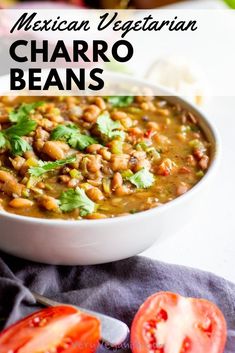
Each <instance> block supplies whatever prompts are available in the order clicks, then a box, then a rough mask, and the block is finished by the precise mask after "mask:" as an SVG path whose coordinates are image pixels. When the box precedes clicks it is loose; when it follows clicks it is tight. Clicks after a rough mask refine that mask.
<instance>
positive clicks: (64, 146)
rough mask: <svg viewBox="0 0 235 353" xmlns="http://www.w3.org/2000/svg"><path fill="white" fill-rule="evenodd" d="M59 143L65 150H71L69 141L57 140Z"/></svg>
mask: <svg viewBox="0 0 235 353" xmlns="http://www.w3.org/2000/svg"><path fill="white" fill-rule="evenodd" d="M56 142H57V145H58V146H59V147H60V148H61V149H62V150H63V151H64V152H68V151H69V150H70V147H69V145H68V144H67V143H65V142H63V141H56Z"/></svg>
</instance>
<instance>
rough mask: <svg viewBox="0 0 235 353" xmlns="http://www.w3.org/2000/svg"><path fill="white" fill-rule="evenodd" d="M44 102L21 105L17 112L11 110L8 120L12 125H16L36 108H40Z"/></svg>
mask: <svg viewBox="0 0 235 353" xmlns="http://www.w3.org/2000/svg"><path fill="white" fill-rule="evenodd" d="M43 104H44V102H35V103H30V104H26V103H23V104H21V106H20V107H19V108H18V109H17V110H13V111H12V112H10V114H9V119H10V121H11V122H13V123H17V122H18V121H20V120H21V119H24V118H28V116H29V114H30V113H32V112H33V111H34V110H35V109H36V108H37V107H40V106H42V105H43Z"/></svg>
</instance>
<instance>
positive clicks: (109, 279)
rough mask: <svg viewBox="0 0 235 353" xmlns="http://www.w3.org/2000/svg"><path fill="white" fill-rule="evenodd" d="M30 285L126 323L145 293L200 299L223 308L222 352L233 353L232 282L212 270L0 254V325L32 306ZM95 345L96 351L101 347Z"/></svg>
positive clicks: (143, 261)
mask: <svg viewBox="0 0 235 353" xmlns="http://www.w3.org/2000/svg"><path fill="white" fill-rule="evenodd" d="M27 288H29V289H32V290H34V291H36V292H38V293H41V294H44V295H46V296H48V297H51V298H53V299H55V300H58V301H61V302H64V303H71V304H75V305H79V306H82V307H84V308H87V309H92V310H97V311H99V312H102V313H105V314H108V315H111V316H114V317H116V318H119V319H121V320H123V321H124V322H126V323H127V324H128V325H129V326H130V324H131V322H132V319H133V317H134V315H135V313H136V312H137V310H138V308H139V306H140V305H141V303H143V301H144V300H145V299H146V298H147V297H148V296H149V295H151V294H153V293H155V292H158V291H172V292H176V293H179V294H181V295H184V296H190V297H198V298H206V299H209V300H211V301H213V302H214V303H216V304H217V305H218V306H219V307H220V309H221V310H222V311H223V313H224V315H225V318H226V321H227V325H228V342H227V346H226V351H225V352H226V353H235V284H232V283H230V282H228V281H226V280H224V279H222V278H220V277H217V276H215V275H213V274H210V273H206V272H202V271H199V270H195V269H189V268H185V267H182V266H177V265H169V264H165V263H162V262H158V261H154V260H150V259H148V258H144V257H140V256H136V257H133V258H130V259H127V260H123V261H118V262H114V263H110V264H105V265H97V266H85V267H82V266H73V267H69V266H48V265H43V264H38V263H33V262H29V261H25V260H22V259H18V258H15V257H12V256H9V255H6V254H0V318H1V323H2V327H4V326H8V325H10V324H12V323H13V322H15V321H16V320H18V319H20V318H22V317H24V316H25V315H27V314H29V313H31V312H33V311H35V310H38V308H39V307H38V306H37V305H36V304H35V301H34V299H33V297H32V295H31V294H30V292H29V290H28V289H27ZM104 351H105V349H104V348H102V347H101V348H100V349H99V352H104Z"/></svg>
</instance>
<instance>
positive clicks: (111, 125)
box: [97, 113, 125, 140]
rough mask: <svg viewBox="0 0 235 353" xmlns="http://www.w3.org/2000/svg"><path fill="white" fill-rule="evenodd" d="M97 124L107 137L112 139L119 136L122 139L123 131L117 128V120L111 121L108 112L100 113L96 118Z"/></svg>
mask: <svg viewBox="0 0 235 353" xmlns="http://www.w3.org/2000/svg"><path fill="white" fill-rule="evenodd" d="M97 126H98V130H99V131H100V132H101V134H103V135H104V136H106V137H108V138H109V139H111V140H112V139H113V138H115V137H120V138H121V139H122V140H124V139H125V133H124V131H120V130H117V129H119V128H120V127H121V124H120V122H119V121H113V120H112V119H111V118H110V116H109V113H103V114H101V115H100V116H99V117H98V119H97Z"/></svg>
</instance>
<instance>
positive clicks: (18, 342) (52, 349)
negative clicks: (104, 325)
mask: <svg viewBox="0 0 235 353" xmlns="http://www.w3.org/2000/svg"><path fill="white" fill-rule="evenodd" d="M99 340H100V322H99V320H98V319H96V318H95V317H92V316H89V315H86V314H83V313H81V312H80V311H78V310H77V309H76V308H74V307H72V306H65V305H63V306H56V307H50V308H47V309H43V310H40V311H38V312H35V313H33V314H32V315H30V316H28V317H26V318H25V319H23V320H21V321H18V322H17V323H16V324H14V325H12V326H10V327H8V328H7V329H6V330H4V331H3V332H2V333H1V334H0V352H1V353H9V352H11V353H39V352H40V353H93V352H95V351H96V349H97V346H98V344H99Z"/></svg>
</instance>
